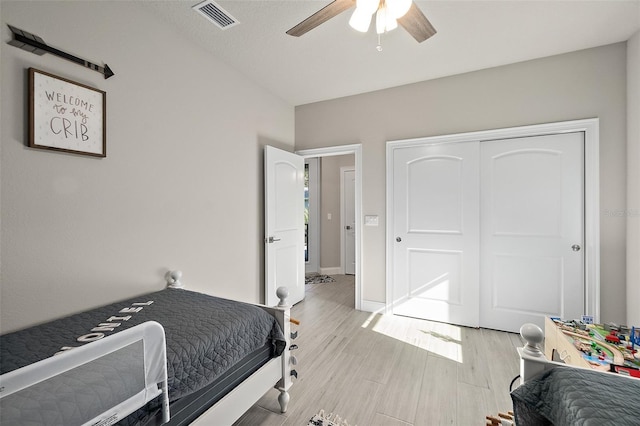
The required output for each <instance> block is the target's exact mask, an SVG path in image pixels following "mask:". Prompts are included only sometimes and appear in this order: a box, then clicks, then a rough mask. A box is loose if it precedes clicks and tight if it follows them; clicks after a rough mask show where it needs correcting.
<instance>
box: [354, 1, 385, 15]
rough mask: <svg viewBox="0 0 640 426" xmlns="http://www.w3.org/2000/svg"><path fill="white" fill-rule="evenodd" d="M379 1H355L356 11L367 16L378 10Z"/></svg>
mask: <svg viewBox="0 0 640 426" xmlns="http://www.w3.org/2000/svg"><path fill="white" fill-rule="evenodd" d="M378 6H380V0H356V10H357V9H360V11H361V12H362V13H368V14H369V16H371V15H373V13H374V12H375V11H376V10H378Z"/></svg>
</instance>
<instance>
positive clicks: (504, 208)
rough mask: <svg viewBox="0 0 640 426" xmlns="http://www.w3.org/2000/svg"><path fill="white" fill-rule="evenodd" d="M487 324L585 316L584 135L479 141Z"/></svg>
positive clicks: (507, 326) (513, 326)
mask: <svg viewBox="0 0 640 426" xmlns="http://www.w3.org/2000/svg"><path fill="white" fill-rule="evenodd" d="M480 151H481V164H482V166H481V177H480V180H481V189H480V191H481V193H482V201H481V210H480V216H481V218H482V220H481V230H482V231H481V249H480V252H481V253H482V255H481V263H480V264H481V271H482V273H481V280H480V282H481V287H480V301H481V303H480V324H481V326H482V327H487V328H495V329H499V330H505V331H513V332H517V331H518V330H519V329H520V326H521V325H522V324H524V323H526V322H533V323H536V324H538V325H539V326H541V327H542V326H543V323H544V317H545V316H560V317H562V318H566V319H574V318H580V316H581V315H582V314H584V312H585V311H584V309H585V305H584V297H585V294H584V249H583V240H584V238H583V233H584V187H583V178H584V135H583V133H581V132H579V133H566V134H557V135H547V136H537V137H526V138H517V139H507V140H499V141H489V142H482V143H481V148H480Z"/></svg>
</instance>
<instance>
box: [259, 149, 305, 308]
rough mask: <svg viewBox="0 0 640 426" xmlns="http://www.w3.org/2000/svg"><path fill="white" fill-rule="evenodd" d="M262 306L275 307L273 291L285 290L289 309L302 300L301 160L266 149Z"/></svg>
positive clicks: (302, 220) (302, 209) (302, 166)
mask: <svg viewBox="0 0 640 426" xmlns="http://www.w3.org/2000/svg"><path fill="white" fill-rule="evenodd" d="M264 154H265V155H264V172H265V178H264V181H265V196H264V203H265V213H264V215H265V240H264V241H265V250H264V251H265V296H264V298H265V304H266V305H269V306H273V305H276V304H277V303H278V298H277V297H276V289H277V288H278V287H287V288H288V289H289V298H288V302H289V305H293V304H294V303H297V302H299V301H301V300H302V299H304V159H303V158H302V157H301V156H299V155H295V154H293V153H290V152H286V151H282V150H280V149H277V148H274V147H271V146H266V147H265V152H264Z"/></svg>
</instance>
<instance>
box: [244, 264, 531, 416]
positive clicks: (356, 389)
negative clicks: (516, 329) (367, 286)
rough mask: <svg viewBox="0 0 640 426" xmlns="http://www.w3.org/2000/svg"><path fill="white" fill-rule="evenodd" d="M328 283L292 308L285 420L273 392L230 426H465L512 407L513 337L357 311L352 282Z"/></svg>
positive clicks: (343, 278) (309, 287)
mask: <svg viewBox="0 0 640 426" xmlns="http://www.w3.org/2000/svg"><path fill="white" fill-rule="evenodd" d="M334 278H336V280H337V281H336V282H334V283H324V284H313V285H307V286H306V299H305V300H304V301H303V302H300V303H299V304H297V305H296V306H294V307H293V308H292V311H291V316H292V317H293V318H296V319H298V320H300V321H301V324H300V325H299V326H295V325H292V330H295V329H297V330H298V334H299V336H298V338H297V339H296V340H295V341H294V343H295V344H297V345H298V346H299V349H297V350H295V351H293V354H294V355H295V356H296V357H297V358H298V365H297V366H295V369H296V370H297V371H298V374H299V376H298V377H299V378H298V379H297V380H296V379H293V380H294V383H293V386H292V387H291V390H290V395H291V402H290V404H289V409H288V411H287V413H285V414H281V413H280V409H279V405H278V402H277V397H278V391H276V390H272V391H270V392H268V393H267V394H266V395H265V396H264V397H263V398H262V399H261V400H260V401H258V403H256V405H254V406H253V407H252V408H251V409H250V410H249V411H248V412H247V413H246V414H245V415H244V416H243V417H242V418H240V419H239V420H238V421H237V422H236V423H235V426H258V425H261V426H276V425H277V426H281V425H291V426H294V425H295V426H303V425H306V424H307V422H308V421H309V419H310V418H311V417H313V415H314V414H316V413H317V412H318V411H319V410H320V409H324V410H325V412H327V413H330V412H333V413H336V414H338V415H340V417H342V418H344V419H346V420H347V421H348V422H349V424H350V425H358V426H401V425H402V426H407V425H414V426H418V425H420V426H422V425H427V426H431V425H460V426H467V425H470V426H473V425H485V420H484V418H485V416H486V415H487V414H493V415H496V414H497V413H498V411H502V412H505V411H508V410H511V399H510V396H509V384H510V383H511V381H512V380H513V378H514V377H516V376H517V375H518V369H519V363H518V356H517V353H516V349H515V348H516V347H518V346H523V344H522V343H521V340H520V336H518V335H517V334H513V333H503V332H498V331H494V330H486V329H472V328H466V327H456V326H451V325H447V324H442V323H435V322H430V321H422V320H416V319H412V318H406V317H399V316H393V315H373V314H371V313H368V312H360V311H356V310H355V309H354V279H353V277H352V276H344V275H338V276H334Z"/></svg>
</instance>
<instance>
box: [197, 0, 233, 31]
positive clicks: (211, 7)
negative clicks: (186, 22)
mask: <svg viewBox="0 0 640 426" xmlns="http://www.w3.org/2000/svg"><path fill="white" fill-rule="evenodd" d="M193 9H194V10H195V11H196V12H198V13H200V14H201V15H202V16H204V17H205V18H207V19H208V20H209V21H211V22H213V23H214V24H216V25H217V26H218V27H219V28H220V29H223V30H226V29H227V28H231V27H233V26H234V25H237V24H239V22H238V20H237V19H236V18H234V17H233V16H231V15H229V13H228V12H227V11H226V10H224V9H223V8H221V7H220V6H219V5H218V4H216V2H214V1H211V0H206V1H203V2H202V3H199V4H197V5H195V6H193Z"/></svg>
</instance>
